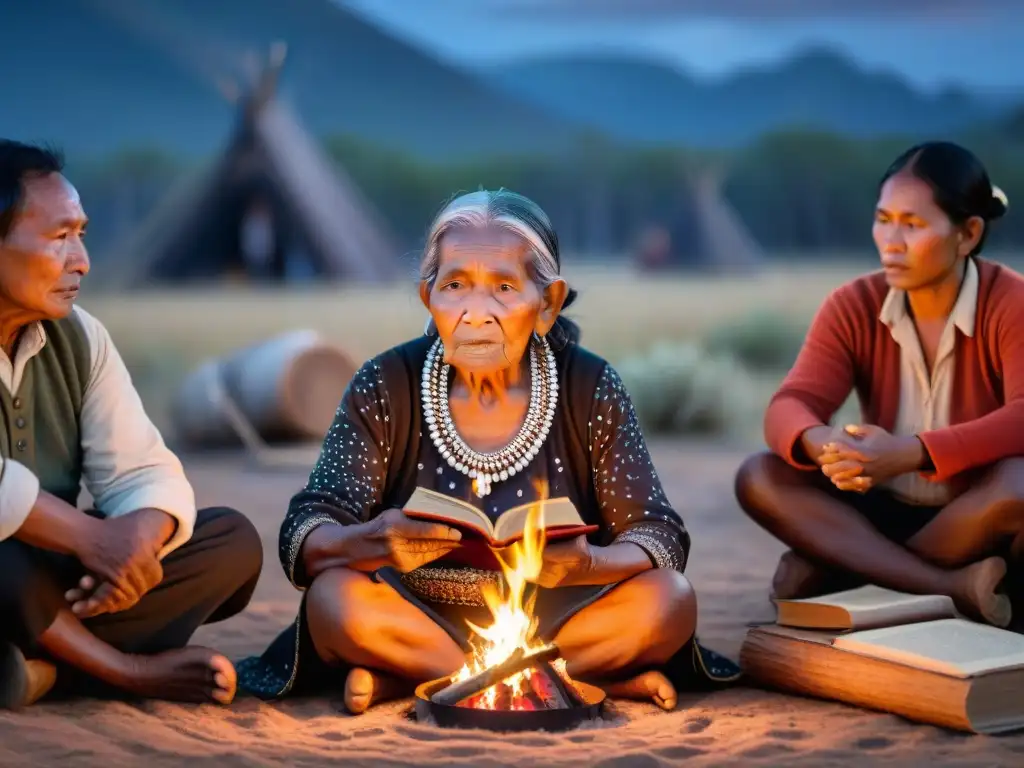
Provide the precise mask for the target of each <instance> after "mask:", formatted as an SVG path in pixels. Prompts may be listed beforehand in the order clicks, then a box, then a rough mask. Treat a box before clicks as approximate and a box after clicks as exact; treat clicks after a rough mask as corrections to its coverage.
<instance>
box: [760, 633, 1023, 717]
mask: <svg viewBox="0 0 1024 768" xmlns="http://www.w3.org/2000/svg"><path fill="white" fill-rule="evenodd" d="M740 665H741V666H742V667H743V669H744V671H745V672H746V673H747V674H748V676H749V677H750V678H752V679H753V680H756V681H758V682H760V683H762V684H765V685H768V686H770V687H773V688H779V689H781V690H786V691H790V692H793V693H800V694H805V695H809V696H816V697H819V698H824V699H832V700H834V701H843V702H846V703H848V704H854V705H857V706H862V707H867V708H869V709H876V710H881V711H884V712H891V713H893V714H897V715H902V716H903V717H906V718H909V719H911V720H917V721H919V722H926V723H933V724H935V725H940V726H944V727H947V728H955V729H957V730H964V731H973V732H976V733H999V732H1004V731H1010V730H1017V729H1020V728H1024V636H1021V635H1018V634H1017V633H1015V632H1009V631H1007V630H1005V629H998V628H996V627H992V626H989V625H987V624H976V623H974V622H971V621H966V620H964V619H939V620H936V621H922V622H916V623H913V624H905V625H901V626H891V627H884V628H880V629H870V630H862V631H854V632H851V633H848V634H835V633H830V632H814V631H808V630H804V629H794V628H790V627H780V626H765V627H756V628H754V629H751V630H749V632H748V633H747V637H746V640H745V641H744V643H743V648H742V650H741V651H740Z"/></svg>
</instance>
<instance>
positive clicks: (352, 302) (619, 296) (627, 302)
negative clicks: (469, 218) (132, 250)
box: [83, 265, 863, 434]
mask: <svg viewBox="0 0 1024 768" xmlns="http://www.w3.org/2000/svg"><path fill="white" fill-rule="evenodd" d="M862 269H863V266H860V265H851V266H845V267H836V268H828V269H810V268H808V267H806V266H791V267H779V268H774V269H772V270H770V271H766V272H765V273H762V274H760V275H756V276H751V277H720V278H715V277H697V276H685V277H673V276H670V277H657V278H652V277H645V276H641V275H638V274H636V273H634V272H632V271H631V270H629V269H628V268H594V267H588V268H576V269H572V268H570V269H568V270H567V277H568V279H569V280H570V281H571V283H572V284H573V285H574V286H576V287H577V288H579V290H580V299H579V301H578V302H577V304H576V305H574V306H573V308H572V310H571V312H570V314H571V315H572V317H573V318H574V319H576V320H577V321H578V322H579V323H580V325H581V326H582V328H583V334H584V343H585V344H586V345H587V346H588V347H589V348H591V349H592V350H594V351H595V352H597V353H598V354H601V355H604V356H605V357H607V358H609V359H610V360H612V361H618V360H621V359H623V358H624V357H625V356H628V355H629V354H631V353H634V352H636V351H638V350H643V349H646V348H648V347H650V346H651V345H652V344H654V343H655V342H657V341H660V340H672V341H679V340H686V339H700V338H703V337H705V336H706V335H707V334H708V333H709V332H710V331H712V330H713V329H715V328H718V327H720V326H721V325H722V324H724V323H727V322H732V321H734V320H735V319H737V318H741V317H743V316H746V315H749V314H750V313H752V312H763V311H769V312H778V313H782V314H784V315H787V316H790V317H792V318H794V319H797V320H800V321H803V322H807V321H808V320H809V319H810V317H811V316H812V314H813V312H814V310H815V309H816V308H817V306H818V304H819V303H820V302H821V300H822V299H823V298H824V296H825V295H826V294H827V293H828V291H829V290H831V289H832V288H833V287H835V286H836V285H837V284H839V283H840V282H842V281H843V280H845V279H847V278H849V277H850V276H852V275H854V274H856V273H857V272H858V271H860V270H862ZM83 306H84V307H85V308H86V309H87V310H89V311H90V312H92V313H93V314H95V315H96V316H97V317H99V318H100V319H101V320H103V321H104V322H105V323H106V325H107V327H108V328H109V330H110V332H111V334H112V335H113V338H114V340H115V342H116V343H117V345H118V347H119V349H120V350H121V354H122V355H123V357H124V358H125V361H126V362H127V364H128V366H129V368H130V370H131V371H132V374H133V377H134V378H135V380H136V384H137V386H138V387H139V389H140V391H141V392H142V395H143V399H144V400H145V401H146V403H147V406H148V407H149V408H150V410H151V412H152V414H153V416H154V419H155V420H156V421H157V422H158V423H159V424H160V426H161V427H162V428H163V429H164V430H166V431H168V432H169V433H171V434H173V424H170V423H169V422H168V416H167V404H168V402H169V398H170V396H171V395H172V394H173V392H174V391H175V390H176V389H177V387H178V385H179V384H180V382H181V380H182V378H183V377H184V375H185V374H186V373H187V372H188V371H189V370H191V369H192V368H194V367H195V366H196V365H198V364H199V363H200V362H202V361H203V360H204V359H206V358H208V357H210V356H214V355H220V354H223V353H226V352H229V351H231V350H233V349H236V348H237V347H239V346H242V345H245V344H249V343H253V342H257V341H259V340H261V339H264V338H266V337H268V336H271V335H273V334H276V333H280V332H282V331H287V330H293V329H298V328H313V329H316V330H318V331H320V332H321V333H323V334H324V335H325V336H326V337H327V338H329V339H331V340H334V341H336V342H338V343H340V344H341V345H343V346H344V347H345V348H346V349H347V350H349V352H350V354H351V355H352V357H353V358H354V359H355V360H356V361H357V362H360V361H362V360H364V359H366V358H368V357H370V356H372V355H374V354H376V353H378V352H380V351H382V350H384V349H386V348H388V347H389V346H392V345H394V344H397V343H400V342H402V341H405V340H407V339H409V338H411V337H413V336H415V335H417V334H419V333H421V332H422V328H423V322H424V320H425V318H426V312H425V310H424V308H423V307H422V305H421V304H420V302H419V299H418V297H417V295H416V291H415V288H414V286H413V285H412V284H410V285H399V286H395V287H391V288H388V289H370V288H365V287H358V288H331V289H311V290H302V291H298V290H294V291H282V290H262V291H256V290H247V289H235V288H225V289H217V290H204V291H196V290H189V291H187V292H185V291H179V292H173V291H161V292H145V293H138V294H134V295H131V296H103V295H97V296H94V297H87V299H86V300H85V301H84V302H83ZM775 381H776V380H775V379H772V380H770V381H767V382H765V387H766V390H770V388H771V387H772V386H774V383H775Z"/></svg>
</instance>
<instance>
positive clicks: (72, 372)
mask: <svg viewBox="0 0 1024 768" xmlns="http://www.w3.org/2000/svg"><path fill="white" fill-rule="evenodd" d="M42 325H43V329H44V330H45V331H46V345H45V346H44V347H43V348H42V350H40V352H39V354H37V355H36V356H35V357H33V358H32V359H31V360H30V361H29V362H28V365H27V366H25V374H24V376H23V377H22V380H21V385H20V387H19V388H18V391H17V392H16V393H15V394H13V395H12V394H11V393H10V392H8V391H7V388H6V387H4V386H0V455H2V456H3V457H4V458H5V459H14V460H15V461H17V462H19V463H21V464H24V465H25V466H26V467H28V468H29V469H31V470H32V471H33V472H34V473H35V475H36V477H38V478H39V484H40V487H41V488H42V489H43V490H44V491H46V492H48V493H51V494H53V495H54V496H57V497H58V498H61V499H63V500H64V501H66V502H67V503H68V504H71V505H75V504H76V503H77V502H78V495H79V491H80V487H81V481H82V455H83V454H82V435H81V429H80V422H81V418H80V417H81V414H82V400H83V396H84V394H85V387H86V384H87V383H88V377H89V368H90V362H91V355H90V351H89V340H88V338H87V337H86V335H85V331H84V329H83V328H82V326H81V324H80V323H79V321H78V319H77V318H76V317H75V316H74V315H70V316H69V317H66V318H64V319H62V320H46V321H43V324H42Z"/></svg>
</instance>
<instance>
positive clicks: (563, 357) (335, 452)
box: [238, 337, 739, 699]
mask: <svg viewBox="0 0 1024 768" xmlns="http://www.w3.org/2000/svg"><path fill="white" fill-rule="evenodd" d="M432 343H433V339H430V338H427V337H424V338H421V339H416V340H414V341H412V342H409V343H406V344H403V345H401V346H399V347H396V348H394V349H392V350H389V351H388V352H385V353H384V354H383V355H380V356H379V357H376V358H374V359H373V360H370V361H369V362H367V363H366V364H365V365H364V366H363V367H362V368H361V369H360V370H359V371H358V372H357V374H356V375H355V376H354V377H353V379H352V381H351V383H350V384H349V386H348V389H347V390H346V392H345V395H344V397H343V398H342V402H341V405H340V406H339V408H338V412H337V414H336V416H335V420H334V423H333V424H332V426H331V428H330V430H329V431H328V434H327V436H326V438H325V440H324V444H323V448H322V450H321V453H320V457H319V459H318V461H317V464H316V466H315V467H314V469H313V471H312V473H311V474H310V477H309V481H308V483H307V485H306V487H305V488H304V489H303V490H302V491H301V492H299V493H298V494H296V495H295V497H294V498H293V499H292V501H291V503H290V505H289V508H288V512H287V514H286V516H285V520H284V523H283V524H282V526H281V532H280V541H279V553H280V557H281V564H282V566H283V567H284V570H285V573H286V574H287V575H288V578H289V580H290V581H291V582H292V583H293V584H294V585H295V587H296V588H298V589H300V590H305V589H306V588H307V587H308V585H309V584H308V579H307V577H306V574H305V573H304V571H303V566H302V562H301V558H300V557H299V553H300V551H301V548H302V543H303V542H304V540H305V538H306V536H308V535H309V534H310V532H312V531H313V530H314V529H315V528H317V527H318V526H321V525H353V524H357V523H362V522H366V521H367V520H370V519H372V518H373V517H375V516H376V515H378V514H380V513H381V512H383V511H385V510H387V509H390V508H393V507H399V508H400V507H402V506H404V504H405V502H406V501H407V500H408V498H409V497H410V496H411V495H412V492H413V491H414V490H415V488H416V487H417V486H421V487H424V488H429V489H431V490H436V491H439V492H441V493H444V494H447V495H449V496H454V497H457V498H460V499H462V500H465V501H468V502H470V503H472V504H474V505H475V506H477V508H479V509H481V510H482V511H483V512H485V513H486V514H487V515H488V516H489V517H490V518H491V519H492V520H493V519H496V518H497V516H498V515H499V514H500V513H501V512H502V511H503V510H505V509H508V508H510V507H513V506H517V505H519V504H523V503H526V502H529V501H531V500H536V499H537V495H538V489H540V488H544V487H546V490H547V496H548V497H549V498H555V497H559V496H567V497H569V499H571V500H572V502H573V503H574V504H575V505H576V508H577V509H578V510H579V512H580V515H581V516H582V517H583V519H584V521H585V522H586V523H588V524H596V525H597V526H599V530H598V531H597V532H596V533H594V534H593V535H592V536H590V537H589V539H590V541H591V543H593V544H595V545H600V546H605V545H609V544H612V543H616V542H632V543H633V544H636V545H637V546H639V547H640V548H641V549H643V551H644V552H645V553H646V554H647V556H648V557H649V558H650V560H651V563H652V565H653V566H654V567H656V568H672V569H674V570H677V571H679V572H683V571H684V570H685V567H686V560H687V556H688V554H689V550H690V536H689V533H688V532H687V530H686V528H685V526H684V524H683V521H682V520H681V519H680V517H679V515H677V514H676V512H675V511H674V510H673V509H672V507H671V505H670V504H669V502H668V499H667V498H666V497H665V493H664V491H663V489H662V486H661V483H660V481H659V480H658V476H657V473H656V471H655V469H654V465H653V462H652V461H651V457H650V454H649V453H648V451H647V447H646V444H645V442H644V438H643V435H642V433H641V431H640V427H639V425H638V423H637V418H636V414H635V411H634V409H633V405H632V403H631V401H630V399H629V395H628V394H627V393H626V391H625V389H624V387H623V385H622V382H621V381H620V380H619V377H618V375H617V374H616V372H615V371H614V369H613V368H612V367H611V366H610V365H608V364H607V363H606V362H605V361H603V360H601V359H600V358H598V357H596V356H595V355H592V354H591V353H589V352H587V351H585V350H583V349H582V348H580V347H579V346H577V345H575V344H570V345H569V346H568V347H566V348H565V349H562V350H559V351H556V353H555V356H556V362H557V366H558V371H559V377H558V380H559V390H560V391H559V405H558V408H557V411H556V414H555V420H554V423H553V424H552V428H551V431H550V433H549V435H548V437H547V439H546V440H545V442H544V444H543V447H542V449H541V451H540V453H539V454H538V455H537V456H536V457H535V458H534V459H533V461H532V462H530V464H529V465H528V467H527V468H526V469H525V470H524V471H523V472H521V473H519V474H517V475H515V476H513V477H511V478H509V479H508V480H506V481H502V482H498V483H495V484H494V485H493V488H492V490H491V493H490V494H489V495H487V496H485V497H484V498H482V499H481V498H478V497H477V496H476V494H475V493H473V490H472V487H471V480H470V479H469V478H468V477H466V476H465V475H463V474H462V473H460V472H458V471H457V470H455V469H453V468H452V467H450V466H449V465H448V463H447V462H446V461H445V460H443V459H442V458H441V456H440V455H439V454H438V452H437V449H436V448H435V447H434V445H433V443H432V442H431V440H430V436H429V434H428V430H425V429H423V428H422V408H421V404H420V400H419V387H418V382H419V381H420V379H421V374H422V369H423V363H424V360H425V359H426V357H427V352H428V350H429V348H430V346H431V344H432ZM373 577H374V578H375V579H377V580H378V581H384V582H386V583H388V584H390V585H391V586H392V587H394V588H395V589H396V590H398V591H399V593H400V594H402V596H403V597H405V599H407V600H409V601H410V602H411V603H413V604H415V605H416V606H417V607H419V608H420V609H421V610H423V611H424V612H425V613H426V614H427V615H428V616H430V617H431V618H432V619H433V620H434V621H435V622H437V623H438V624H439V625H440V626H442V627H443V628H444V629H445V630H446V631H447V632H448V633H449V634H450V635H451V636H452V638H453V639H454V640H455V641H456V642H457V643H459V644H460V646H461V647H463V648H464V649H466V650H469V648H470V645H469V641H470V636H469V629H468V627H467V626H466V619H469V620H471V621H475V622H484V623H486V616H488V615H489V614H488V613H487V609H486V607H485V605H484V603H483V599H482V596H481V585H482V583H483V582H485V581H487V580H491V579H497V578H498V577H499V574H498V573H497V572H495V571H481V570H478V569H475V568H468V567H466V566H463V565H456V564H451V563H446V562H444V561H441V562H434V563H431V564H429V565H427V566H424V567H421V568H418V569H416V570H415V571H412V572H410V573H407V574H404V575H402V574H399V573H398V572H397V571H395V570H394V569H391V568H384V569H381V570H379V571H377V572H375V573H374V574H373ZM614 587H615V585H614V584H611V585H607V586H577V587H556V588H551V589H545V588H538V589H537V599H536V604H535V612H536V615H537V617H538V620H539V626H538V634H539V636H540V637H541V638H542V639H545V640H549V639H551V638H553V637H554V636H555V634H556V633H557V632H558V629H559V628H560V627H561V626H562V625H563V624H564V623H565V622H566V621H567V620H568V619H569V618H571V617H572V616H573V615H574V614H575V613H576V612H578V611H579V610H581V609H582V608H583V607H585V606H586V605H588V604H590V603H592V602H593V601H594V600H596V599H598V598H599V597H601V596H602V595H603V594H605V593H606V592H608V591H609V590H611V589H613V588H614ZM304 610H305V602H304V601H303V604H302V605H301V606H300V609H299V615H298V616H297V617H296V620H295V623H294V624H293V625H292V626H291V627H290V628H288V629H286V630H285V631H284V632H283V633H282V634H281V635H280V636H279V637H278V638H277V639H276V640H275V641H274V643H273V644H271V646H270V647H269V648H268V649H267V650H266V651H265V652H264V653H263V655H262V656H260V657H252V658H248V659H245V660H243V661H242V662H240V664H239V665H238V672H239V684H240V686H241V687H242V688H243V689H244V690H248V691H250V692H251V693H254V694H255V695H257V696H260V697H261V698H265V699H270V698H279V697H282V696H285V695H287V694H289V693H292V694H294V693H298V692H314V691H317V690H323V689H324V688H330V687H336V686H337V685H339V684H340V683H341V681H343V679H344V675H345V674H346V673H347V669H342V668H337V667H333V668H330V667H327V665H325V664H324V663H323V662H322V661H321V660H320V658H319V656H318V655H317V653H316V651H315V649H314V648H313V645H312V641H311V639H310V637H309V634H308V631H307V629H306V626H305V616H304ZM609 631H616V630H615V628H609ZM666 671H667V672H668V673H669V675H670V677H671V678H672V679H673V682H675V683H676V684H677V685H680V686H681V687H683V688H708V687H714V686H715V685H717V684H726V683H729V682H732V681H734V680H735V679H737V677H738V673H739V670H738V669H737V668H736V666H735V665H734V664H733V663H732V662H730V661H729V660H727V659H725V658H723V657H721V656H719V655H718V654H715V653H714V652H712V651H710V650H708V649H706V648H704V647H702V646H701V645H699V644H698V643H697V642H696V640H694V639H691V641H690V642H688V643H687V644H686V645H685V647H684V648H683V650H682V651H681V652H680V653H679V654H677V657H676V658H675V659H673V662H672V663H671V664H670V665H669V668H668V669H667V670H666Z"/></svg>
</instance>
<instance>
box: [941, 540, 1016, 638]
mask: <svg viewBox="0 0 1024 768" xmlns="http://www.w3.org/2000/svg"><path fill="white" fill-rule="evenodd" d="M1005 577H1006V561H1005V560H1003V559H1002V558H1001V557H989V558H986V559H984V560H981V561H979V562H977V563H972V564H971V565H968V566H966V567H965V568H961V569H960V570H959V571H957V572H956V579H957V581H958V582H959V585H958V588H957V590H956V594H954V595H953V600H954V602H956V604H957V608H959V609H960V610H961V611H963V612H964V613H965V614H967V615H968V616H970V617H971V618H973V619H982V620H983V621H987V622H988V623H989V624H993V625H994V626H997V627H1005V626H1008V625H1009V623H1010V619H1011V618H1013V610H1012V608H1011V607H1010V598H1009V597H1007V596H1006V595H1004V594H1001V593H999V592H997V591H996V590H997V589H999V586H1000V584H1001V583H1002V581H1003V579H1004V578H1005Z"/></svg>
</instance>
